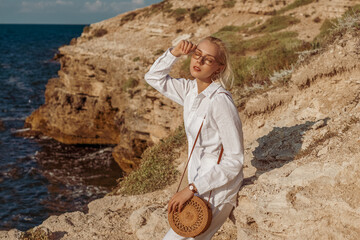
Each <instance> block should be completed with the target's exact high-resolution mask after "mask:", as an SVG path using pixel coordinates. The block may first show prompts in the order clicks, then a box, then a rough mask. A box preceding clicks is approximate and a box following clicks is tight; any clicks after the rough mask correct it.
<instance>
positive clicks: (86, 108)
mask: <svg viewBox="0 0 360 240" xmlns="http://www.w3.org/2000/svg"><path fill="white" fill-rule="evenodd" d="M225 2H232V1H225ZM225 2H222V1H211V0H201V1H196V2H192V1H185V0H183V1H163V2H161V3H158V4H154V5H152V6H149V7H146V8H143V9H139V10H135V11H132V12H128V13H125V14H121V15H119V16H116V17H114V18H111V19H107V20H104V21H101V22H98V23H94V24H91V25H90V26H87V27H85V28H84V32H83V33H82V35H81V37H79V38H77V39H73V40H72V41H71V44H70V45H66V46H63V47H61V48H60V49H59V51H60V53H59V54H57V55H56V58H57V59H59V60H60V63H61V69H60V71H59V72H58V75H59V77H58V78H53V79H50V80H49V82H48V84H47V86H46V92H45V104H44V105H42V106H41V107H40V108H39V109H37V110H36V111H34V112H33V113H32V114H31V116H29V117H28V118H27V119H26V124H25V128H31V134H40V133H41V134H44V135H47V136H50V137H52V138H54V139H56V140H58V141H61V142H63V143H76V144H116V145H117V147H116V148H115V150H114V154H113V155H114V158H115V160H116V161H117V162H118V163H119V165H120V166H121V167H122V169H123V170H125V171H127V172H128V171H131V169H132V168H133V167H134V166H136V165H137V163H138V161H139V159H140V155H141V153H142V152H143V151H144V149H145V148H146V147H148V146H150V145H152V144H154V143H157V142H158V141H159V139H161V138H163V137H165V136H167V135H168V134H169V132H170V131H172V130H174V129H175V128H176V127H177V126H178V125H179V124H180V123H181V122H182V119H181V109H180V107H179V106H178V105H177V104H176V103H173V102H171V101H169V100H167V99H165V98H163V97H162V96H160V95H159V94H158V93H157V92H155V91H154V90H153V89H152V88H151V87H149V86H147V84H145V83H144V81H143V76H144V74H145V73H146V71H147V70H148V68H149V66H150V65H151V63H152V62H153V61H154V60H155V59H156V57H158V56H159V54H161V53H162V52H163V51H164V50H166V49H167V48H168V47H170V46H172V45H174V44H175V43H176V42H177V41H179V40H180V39H184V38H191V39H192V40H193V41H195V42H196V41H197V40H199V39H201V38H202V37H204V36H207V35H210V34H212V33H214V32H216V31H218V30H219V29H220V28H221V27H223V26H224V25H243V24H247V23H250V22H252V21H254V20H255V19H259V18H260V19H266V18H268V17H269V14H271V13H272V12H273V11H274V10H279V9H281V8H282V7H284V6H285V5H287V4H289V3H291V2H292V1H289V0H284V1H278V0H267V1H256V0H251V1H250V0H249V1H238V2H236V1H233V2H234V6H233V7H230V8H229V7H225ZM235 2H236V3H235ZM324 2H326V3H324ZM351 4H352V2H351V1H350V0H347V1H331V2H329V3H328V2H327V1H320V2H319V3H317V5H311V4H310V5H305V6H303V7H302V8H301V9H297V11H298V12H294V11H293V12H294V13H293V14H295V15H297V14H301V15H303V13H302V12H306V13H307V12H308V14H311V18H313V17H315V16H318V17H320V18H321V19H325V18H332V17H335V16H339V15H341V13H343V12H344V11H345V10H346V7H347V6H350V5H351ZM315 6H320V7H322V8H323V9H324V11H315V8H316V7H315ZM201 7H203V8H204V7H205V8H206V9H207V11H208V12H207V11H205V13H206V14H205V13H204V14H203V15H201V14H200V15H199V14H198V15H196V16H198V17H197V18H194V17H193V16H194V15H192V13H193V11H196V9H198V8H201ZM177 9H187V11H188V13H186V14H185V13H184V14H181V13H180V14H179V13H178V12H177V11H176V10H177ZM194 9H195V10H194ZM314 11H315V12H314ZM199 16H200V17H199ZM309 16H310V15H309ZM302 18H303V19H302V20H303V21H302V23H301V24H302V25H301V24H300V25H299V26H300V27H297V29H294V30H297V31H298V32H299V33H300V36H303V37H304V38H310V39H311V38H313V37H314V36H315V35H317V34H318V31H319V27H320V24H321V22H320V23H317V24H315V26H314V27H313V28H312V30H311V31H310V30H309V29H310V28H309V27H304V25H308V24H309V23H308V22H309V19H311V18H305V17H302ZM312 25H314V22H312ZM301 26H302V27H301ZM304 31H306V33H305V32H304ZM307 40H309V39H307ZM180 65H181V64H180V63H179V64H178V68H177V70H174V74H176V73H178V72H179V69H180ZM164 113H166V114H164Z"/></svg>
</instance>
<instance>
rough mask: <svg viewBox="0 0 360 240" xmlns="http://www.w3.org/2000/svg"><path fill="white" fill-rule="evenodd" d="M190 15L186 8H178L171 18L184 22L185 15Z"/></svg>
mask: <svg viewBox="0 0 360 240" xmlns="http://www.w3.org/2000/svg"><path fill="white" fill-rule="evenodd" d="M187 13H188V10H187V9H185V8H177V9H175V10H173V11H172V13H171V16H173V17H175V19H176V21H182V20H183V19H185V15H186V14H187Z"/></svg>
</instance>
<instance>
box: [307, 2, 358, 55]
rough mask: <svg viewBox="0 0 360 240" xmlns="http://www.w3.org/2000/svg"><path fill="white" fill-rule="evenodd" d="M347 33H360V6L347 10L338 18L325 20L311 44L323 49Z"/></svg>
mask: <svg viewBox="0 0 360 240" xmlns="http://www.w3.org/2000/svg"><path fill="white" fill-rule="evenodd" d="M348 31H353V32H360V4H358V5H355V6H353V7H352V8H350V9H348V10H347V11H346V12H345V13H344V14H343V15H342V16H341V17H340V18H337V19H331V20H329V19H325V21H324V22H323V24H322V25H321V27H320V33H319V34H318V35H317V36H316V37H315V38H314V40H313V41H312V44H313V46H314V48H321V47H324V46H326V45H328V44H330V43H332V42H333V41H334V40H335V39H337V38H338V37H339V36H342V35H343V34H345V33H346V32H348Z"/></svg>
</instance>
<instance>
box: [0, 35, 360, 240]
mask: <svg viewBox="0 0 360 240" xmlns="http://www.w3.org/2000/svg"><path fill="white" fill-rule="evenodd" d="M359 34H360V33H359V32H352V33H347V34H346V35H344V36H342V37H341V38H340V39H339V40H337V41H335V43H333V44H332V45H330V46H328V47H327V48H326V49H324V50H323V51H321V52H318V53H316V54H314V56H312V57H310V58H309V59H308V61H306V62H304V63H303V64H302V65H301V66H300V67H298V68H297V69H296V70H295V71H294V72H293V75H292V77H291V79H290V80H289V84H288V85H287V86H282V87H278V88H274V89H271V90H269V91H267V92H265V93H263V94H261V95H258V96H252V97H250V99H249V100H248V101H247V103H246V106H245V108H244V110H242V111H241V112H240V115H241V119H242V122H243V130H244V140H245V164H244V174H245V179H244V186H243V187H242V189H241V190H240V192H239V195H238V206H237V207H236V208H235V210H234V212H233V215H232V216H231V220H230V219H228V220H227V221H226V222H225V224H224V225H223V226H222V227H221V229H220V230H219V231H218V232H217V234H216V235H215V236H214V238H213V239H215V240H220V239H221V240H229V239H239V240H240V239H241V240H243V239H249V240H250V239H251V240H254V239H259V240H260V239H277V240H279V239H354V240H355V239H359V238H360V230H359V226H360V161H359V159H360V137H359V132H360V77H359V76H360V64H359V63H360V61H359V60H360V35H359ZM179 151H180V152H182V154H181V156H180V158H179V159H177V160H176V161H175V164H176V165H177V166H178V169H179V171H182V170H183V168H184V165H185V162H186V156H187V154H186V152H185V149H179ZM184 184H186V183H184ZM176 187H177V183H175V184H173V185H171V186H169V187H167V188H166V189H164V190H160V191H156V192H152V193H148V194H144V195H140V196H121V195H120V196H106V197H105V198H102V199H98V200H95V201H93V202H92V203H90V204H89V212H88V213H86V214H85V213H82V212H72V213H66V214H63V215H61V216H52V217H50V218H48V219H47V220H46V221H44V222H43V224H41V225H40V226H39V227H38V228H37V229H38V230H39V231H40V230H41V231H43V232H47V233H49V236H50V235H51V236H61V237H62V238H61V239H92V238H96V239H126V240H137V239H144V240H145V239H161V238H162V237H163V236H164V235H165V233H166V231H167V230H168V229H169V225H168V222H167V211H166V206H167V203H168V200H169V199H170V197H171V196H172V195H173V193H174V192H175V191H176ZM20 234H21V233H20V232H19V231H17V230H12V231H9V232H0V238H5V239H17V236H20Z"/></svg>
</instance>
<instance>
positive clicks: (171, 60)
mask: <svg viewBox="0 0 360 240" xmlns="http://www.w3.org/2000/svg"><path fill="white" fill-rule="evenodd" d="M172 49H173V48H172V47H171V48H168V49H167V50H166V51H165V52H164V54H163V56H164V58H163V61H164V62H166V63H167V64H169V65H171V64H173V63H175V62H176V61H177V60H178V59H179V58H178V57H175V56H174V55H173V54H172V53H171V52H170V51H171V50H172Z"/></svg>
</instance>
